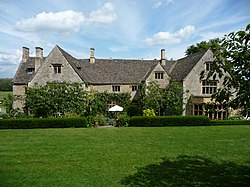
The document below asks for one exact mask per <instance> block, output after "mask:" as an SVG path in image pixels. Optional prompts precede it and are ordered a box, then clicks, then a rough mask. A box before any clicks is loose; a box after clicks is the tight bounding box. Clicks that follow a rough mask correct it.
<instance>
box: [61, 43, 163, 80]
mask: <svg viewBox="0 0 250 187" xmlns="http://www.w3.org/2000/svg"><path fill="white" fill-rule="evenodd" d="M59 49H60V51H61V52H62V54H63V55H64V57H65V58H66V59H67V61H68V62H69V63H70V64H71V65H72V67H73V68H74V70H75V71H76V72H77V74H78V75H79V76H80V77H81V78H82V79H83V81H84V82H87V83H91V84H115V83H117V84H119V83H123V84H126V83H127V84H129V83H140V82H142V81H145V78H146V77H147V74H148V73H149V72H151V71H152V69H153V68H154V67H155V66H156V65H157V63H159V60H127V59H95V63H94V64H91V63H90V62H89V59H76V58H74V57H72V56H71V55H70V54H68V53H67V52H65V51H64V50H63V49H61V48H59ZM150 70H151V71H150Z"/></svg>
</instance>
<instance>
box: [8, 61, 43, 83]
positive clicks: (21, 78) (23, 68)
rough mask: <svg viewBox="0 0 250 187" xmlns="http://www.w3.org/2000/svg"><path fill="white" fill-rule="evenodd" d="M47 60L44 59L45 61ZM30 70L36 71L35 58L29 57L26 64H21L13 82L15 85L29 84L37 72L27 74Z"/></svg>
mask: <svg viewBox="0 0 250 187" xmlns="http://www.w3.org/2000/svg"><path fill="white" fill-rule="evenodd" d="M44 59H45V58H43V60H44ZM28 68H33V69H35V57H29V59H28V60H27V61H26V62H21V63H20V64H19V67H18V69H17V71H16V74H15V76H14V78H13V80H12V82H13V83H14V84H27V83H28V82H30V81H31V80H32V79H33V77H34V76H35V72H33V73H32V74H28V73H27V69H28Z"/></svg>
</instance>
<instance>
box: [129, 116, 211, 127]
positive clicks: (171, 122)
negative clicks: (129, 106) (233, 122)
mask: <svg viewBox="0 0 250 187" xmlns="http://www.w3.org/2000/svg"><path fill="white" fill-rule="evenodd" d="M206 125H210V120H209V118H208V117H206V116H159V117H147V116H134V117H131V118H130V120H129V126H134V127H148V126H152V127H161V126H206Z"/></svg>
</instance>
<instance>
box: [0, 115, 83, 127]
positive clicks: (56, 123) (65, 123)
mask: <svg viewBox="0 0 250 187" xmlns="http://www.w3.org/2000/svg"><path fill="white" fill-rule="evenodd" d="M68 127H87V120H86V118H84V117H83V118H26V119H25V118H23V119H2V120H0V129H34V128H68Z"/></svg>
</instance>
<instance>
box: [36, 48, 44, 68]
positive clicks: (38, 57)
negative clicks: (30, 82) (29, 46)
mask: <svg viewBox="0 0 250 187" xmlns="http://www.w3.org/2000/svg"><path fill="white" fill-rule="evenodd" d="M42 60H43V48H41V47H36V58H35V72H37V70H38V68H39V67H40V66H41V64H42Z"/></svg>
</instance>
